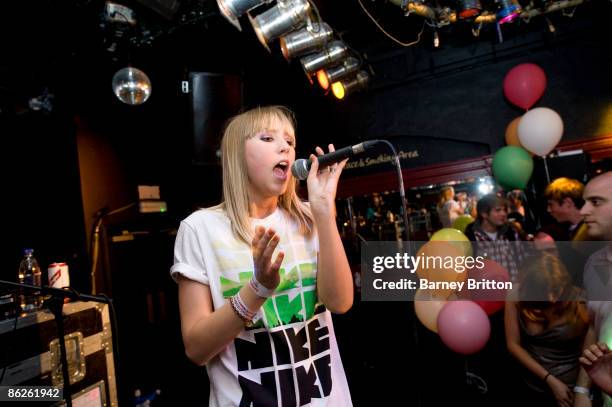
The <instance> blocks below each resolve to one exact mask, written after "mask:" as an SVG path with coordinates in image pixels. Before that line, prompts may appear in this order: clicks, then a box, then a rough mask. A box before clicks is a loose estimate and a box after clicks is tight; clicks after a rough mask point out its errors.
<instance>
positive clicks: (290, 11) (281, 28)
mask: <svg viewBox="0 0 612 407" xmlns="http://www.w3.org/2000/svg"><path fill="white" fill-rule="evenodd" d="M310 13H311V7H310V3H309V2H308V0H279V1H278V4H277V5H276V6H274V7H272V8H271V9H269V10H267V11H264V12H263V13H261V14H259V15H258V16H257V17H251V16H249V20H251V24H252V25H253V30H255V34H256V35H257V38H258V39H259V41H260V42H261V43H262V44H263V46H264V47H266V49H267V50H268V51H269V50H270V48H269V47H268V43H269V42H270V41H272V40H274V39H276V38H278V37H280V36H281V35H283V34H285V33H287V32H289V31H292V30H295V29H297V28H300V27H301V26H302V25H304V24H305V23H306V20H308V19H309V20H313V18H311V15H310Z"/></svg>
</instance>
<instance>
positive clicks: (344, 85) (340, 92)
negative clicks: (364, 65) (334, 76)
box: [332, 71, 370, 99]
mask: <svg viewBox="0 0 612 407" xmlns="http://www.w3.org/2000/svg"><path fill="white" fill-rule="evenodd" d="M369 81H370V75H368V73H367V72H366V71H359V72H358V73H357V75H355V76H354V77H352V78H350V79H344V80H341V81H339V82H334V84H332V92H333V93H334V96H335V97H336V98H338V99H344V97H345V96H346V95H350V94H351V93H355V92H357V91H359V90H361V89H365V87H366V86H368V82H369Z"/></svg>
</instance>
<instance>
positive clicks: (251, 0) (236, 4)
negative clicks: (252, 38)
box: [217, 0, 272, 31]
mask: <svg viewBox="0 0 612 407" xmlns="http://www.w3.org/2000/svg"><path fill="white" fill-rule="evenodd" d="M270 1H272V0H217V6H219V11H220V12H221V15H222V16H223V17H225V18H226V20H227V21H229V22H230V23H231V24H232V25H233V26H234V27H236V28H237V29H238V30H240V31H242V27H241V26H240V22H239V21H238V18H239V17H240V16H242V15H243V14H244V13H246V12H247V11H249V10H252V9H254V8H255V7H257V6H259V5H260V4H263V3H269V2H270Z"/></svg>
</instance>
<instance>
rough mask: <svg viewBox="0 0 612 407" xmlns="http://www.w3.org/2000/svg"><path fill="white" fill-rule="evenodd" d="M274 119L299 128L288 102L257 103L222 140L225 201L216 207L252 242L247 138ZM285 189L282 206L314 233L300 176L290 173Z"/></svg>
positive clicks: (229, 125) (232, 121)
mask: <svg viewBox="0 0 612 407" xmlns="http://www.w3.org/2000/svg"><path fill="white" fill-rule="evenodd" d="M273 120H279V121H281V122H285V123H287V124H289V125H290V126H291V128H292V129H295V117H294V115H293V112H291V110H289V109H288V108H286V107H284V106H264V107H256V108H254V109H251V110H248V111H246V112H244V113H241V114H239V115H236V116H234V117H232V118H231V119H230V120H229V121H228V123H227V125H226V127H225V131H224V133H223V139H222V140H221V165H222V168H223V202H222V203H221V204H220V205H218V206H217V207H216V208H223V209H225V211H226V213H227V216H228V218H229V219H230V222H231V225H232V231H233V232H234V234H235V235H236V237H238V238H239V239H240V240H242V241H244V242H245V243H247V244H248V245H250V244H251V239H252V236H253V230H252V226H251V221H250V218H249V195H248V185H249V180H248V174H247V167H246V162H245V148H244V145H245V142H246V140H248V139H250V138H251V137H254V136H255V135H256V134H257V133H259V132H260V131H262V130H265V129H268V128H269V127H270V125H271V124H272V122H273ZM289 177H290V179H289V184H288V186H287V190H286V191H285V193H283V194H282V195H280V196H279V197H278V206H279V207H281V208H282V209H284V210H285V211H287V213H289V216H291V218H292V219H294V220H296V221H297V222H298V224H299V230H300V233H302V234H304V235H306V236H311V235H312V231H313V223H314V222H313V217H312V213H311V211H310V207H309V206H308V205H307V204H306V203H305V202H303V201H302V200H301V199H300V198H299V197H298V195H297V192H296V187H297V184H298V180H297V179H295V178H293V175H291V173H290V174H289Z"/></svg>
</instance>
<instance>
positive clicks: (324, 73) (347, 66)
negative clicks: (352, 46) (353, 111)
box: [317, 57, 359, 90]
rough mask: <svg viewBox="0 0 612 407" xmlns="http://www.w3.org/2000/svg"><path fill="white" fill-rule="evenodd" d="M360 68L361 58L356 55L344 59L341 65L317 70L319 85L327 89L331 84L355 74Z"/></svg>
mask: <svg viewBox="0 0 612 407" xmlns="http://www.w3.org/2000/svg"><path fill="white" fill-rule="evenodd" d="M358 70H359V60H358V59H357V58H354V57H348V58H346V59H345V60H344V61H342V64H341V65H338V66H334V67H332V68H328V69H320V70H319V71H318V72H317V80H318V81H319V85H320V86H321V87H322V88H323V89H325V90H327V89H329V85H330V84H332V83H334V82H338V81H339V80H341V79H343V78H346V77H348V76H350V75H351V74H354V73H355V72H357V71H358Z"/></svg>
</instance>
